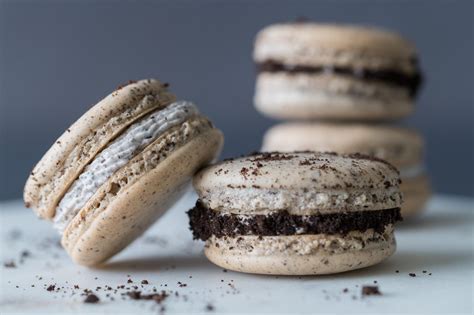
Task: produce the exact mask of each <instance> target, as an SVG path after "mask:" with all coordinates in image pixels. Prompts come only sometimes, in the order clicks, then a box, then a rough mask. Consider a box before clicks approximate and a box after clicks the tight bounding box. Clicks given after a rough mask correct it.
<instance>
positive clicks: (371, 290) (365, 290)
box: [362, 285, 382, 296]
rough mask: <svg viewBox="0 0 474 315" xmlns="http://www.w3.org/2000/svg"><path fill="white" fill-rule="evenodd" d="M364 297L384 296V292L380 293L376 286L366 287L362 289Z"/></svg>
mask: <svg viewBox="0 0 474 315" xmlns="http://www.w3.org/2000/svg"><path fill="white" fill-rule="evenodd" d="M362 295H363V296H366V295H382V292H380V290H379V287H378V286H375V285H364V286H363V287H362Z"/></svg>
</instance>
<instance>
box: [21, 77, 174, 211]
mask: <svg viewBox="0 0 474 315" xmlns="http://www.w3.org/2000/svg"><path fill="white" fill-rule="evenodd" d="M174 100H175V96H174V95H172V94H170V93H169V92H168V91H167V90H166V88H164V86H163V84H162V83H161V82H160V81H158V80H142V81H138V82H135V83H131V84H129V85H126V86H124V87H122V88H119V89H117V90H115V91H114V92H112V93H111V94H110V95H108V96H107V97H106V98H104V99H103V100H101V101H100V102H99V103H98V104H97V105H95V106H94V107H92V108H91V109H90V110H89V111H87V112H86V113H85V114H84V115H83V116H82V117H80V118H79V119H78V120H77V121H76V122H75V123H74V124H73V125H72V126H71V127H70V128H68V129H67V130H66V132H64V133H63V134H62V135H61V136H60V137H59V139H58V140H57V141H56V142H55V143H54V144H53V146H52V147H51V148H50V149H49V150H48V151H47V152H46V154H45V155H44V156H43V158H42V159H41V160H40V162H39V163H38V164H37V165H36V166H35V168H34V169H33V171H32V173H31V175H30V177H29V178H28V180H27V182H26V185H25V189H24V200H25V204H26V205H27V207H32V208H33V209H34V210H35V212H36V213H37V214H38V215H39V216H40V217H42V218H46V219H51V218H52V217H53V216H54V214H55V208H56V206H57V204H58V202H59V200H60V199H61V198H62V196H63V195H64V193H65V192H66V191H67V189H68V188H69V186H70V185H71V184H72V182H73V181H74V180H75V179H76V178H77V177H78V176H79V174H80V173H81V172H82V170H83V168H84V167H85V166H86V165H87V164H88V163H89V162H90V161H91V160H92V159H93V158H94V157H95V156H96V155H97V153H98V152H100V150H102V149H103V148H104V147H105V146H106V145H107V144H108V143H109V142H110V141H111V140H112V139H113V138H115V137H116V136H117V135H118V134H120V133H121V132H122V131H123V130H124V129H125V128H127V127H128V126H129V125H131V124H132V123H133V122H135V121H136V120H138V119H140V118H141V117H143V116H144V115H146V114H147V113H150V112H151V111H154V110H156V109H157V108H160V107H162V106H165V105H167V104H169V103H171V102H172V101H174Z"/></svg>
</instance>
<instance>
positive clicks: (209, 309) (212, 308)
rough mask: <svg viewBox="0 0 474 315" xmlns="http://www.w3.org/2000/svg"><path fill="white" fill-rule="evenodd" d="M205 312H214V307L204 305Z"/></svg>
mask: <svg viewBox="0 0 474 315" xmlns="http://www.w3.org/2000/svg"><path fill="white" fill-rule="evenodd" d="M206 311H208V312H212V311H214V305H212V304H211V303H209V304H207V305H206Z"/></svg>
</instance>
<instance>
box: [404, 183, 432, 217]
mask: <svg viewBox="0 0 474 315" xmlns="http://www.w3.org/2000/svg"><path fill="white" fill-rule="evenodd" d="M400 190H401V191H402V194H403V205H402V210H401V214H402V217H403V218H410V217H413V216H416V215H417V214H419V213H421V212H422V211H423V210H424V209H425V205H426V203H427V202H428V200H429V199H430V197H431V185H430V182H429V179H428V177H427V176H426V175H420V176H417V177H415V178H406V179H403V181H402V184H401V185H400Z"/></svg>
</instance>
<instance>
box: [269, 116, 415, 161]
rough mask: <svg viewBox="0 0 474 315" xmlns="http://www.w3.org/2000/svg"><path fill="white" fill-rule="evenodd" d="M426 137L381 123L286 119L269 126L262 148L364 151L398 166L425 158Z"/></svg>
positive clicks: (275, 149)
mask: <svg viewBox="0 0 474 315" xmlns="http://www.w3.org/2000/svg"><path fill="white" fill-rule="evenodd" d="M423 146H424V144H423V139H422V137H421V135H420V134H419V133H418V132H416V131H415V130H412V129H408V128H403V127H395V126H388V125H379V124H359V123H347V124H344V123H283V124H279V125H276V126H274V127H272V128H271V129H269V130H268V131H267V132H266V133H265V136H264V139H263V145H262V151H287V152H291V151H304V150H313V151H330V152H338V153H357V152H358V153H363V154H368V155H373V156H376V157H378V158H381V159H384V160H387V161H388V162H390V163H392V164H393V165H395V166H396V167H397V168H403V167H409V166H414V165H420V164H421V163H422V162H423Z"/></svg>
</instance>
